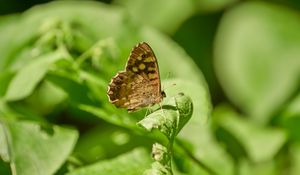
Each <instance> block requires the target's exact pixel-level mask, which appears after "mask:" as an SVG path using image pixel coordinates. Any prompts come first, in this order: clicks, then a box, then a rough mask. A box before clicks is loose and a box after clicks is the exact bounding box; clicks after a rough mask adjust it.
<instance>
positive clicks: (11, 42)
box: [0, 0, 300, 175]
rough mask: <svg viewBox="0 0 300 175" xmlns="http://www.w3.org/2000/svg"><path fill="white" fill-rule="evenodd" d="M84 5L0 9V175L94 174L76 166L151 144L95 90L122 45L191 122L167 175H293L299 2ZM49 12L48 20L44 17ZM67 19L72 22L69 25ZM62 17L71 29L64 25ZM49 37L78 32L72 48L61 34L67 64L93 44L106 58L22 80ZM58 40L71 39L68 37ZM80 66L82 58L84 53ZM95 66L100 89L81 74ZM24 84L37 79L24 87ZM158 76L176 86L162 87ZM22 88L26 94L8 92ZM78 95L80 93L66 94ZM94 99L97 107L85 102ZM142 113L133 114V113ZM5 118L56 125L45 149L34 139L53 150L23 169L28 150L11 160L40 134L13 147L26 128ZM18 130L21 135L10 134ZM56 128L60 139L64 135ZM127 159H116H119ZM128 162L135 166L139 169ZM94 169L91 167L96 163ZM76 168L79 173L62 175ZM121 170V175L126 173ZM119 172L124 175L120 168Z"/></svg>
mask: <svg viewBox="0 0 300 175" xmlns="http://www.w3.org/2000/svg"><path fill="white" fill-rule="evenodd" d="M49 2H50V4H48V3H49ZM87 2H88V1H66V3H64V1H62V2H52V1H46V0H41V1H39V0H27V1H22V0H12V1H1V2H0V14H1V18H0V32H1V33H0V59H1V60H0V73H1V74H0V80H1V81H0V83H1V85H0V94H1V105H0V115H2V119H1V117H0V119H1V120H0V121H2V122H3V123H2V125H3V126H2V127H3V128H8V129H7V130H5V129H3V130H5V132H8V133H10V134H9V135H11V138H12V140H13V141H12V142H11V143H10V144H9V142H8V141H7V140H6V139H4V138H6V137H7V136H4V135H5V134H3V133H2V137H1V132H0V143H1V145H0V155H1V162H0V174H11V173H12V171H11V169H14V168H16V170H15V171H16V172H17V174H29V172H33V171H35V170H37V169H39V168H37V169H36V168H35V166H33V165H38V166H39V167H42V168H45V167H47V165H48V163H49V162H50V161H54V162H56V164H51V166H50V168H49V167H48V168H45V170H44V171H45V172H43V173H42V174H65V173H67V172H69V173H70V174H72V173H73V174H76V173H78V174H80V173H82V174H92V172H93V171H94V170H95V169H97V168H95V169H93V168H92V170H90V169H88V170H85V169H84V168H85V166H86V165H93V164H94V163H97V162H98V161H99V162H100V161H103V160H106V159H111V158H115V157H116V156H118V155H121V154H123V153H126V152H128V151H130V150H132V149H134V148H136V147H138V146H144V147H149V145H151V141H149V139H148V138H147V137H145V136H143V135H142V134H140V133H135V132H134V130H135V129H136V128H135V126H134V122H135V120H136V119H132V116H131V114H130V115H128V114H127V113H126V111H122V112H119V111H117V110H116V109H114V108H113V107H111V106H109V103H108V101H106V100H107V99H106V97H104V96H105V95H104V93H103V92H104V90H105V88H106V87H104V86H106V85H107V82H108V81H109V79H110V77H112V76H113V75H114V74H115V73H116V72H117V71H118V70H121V69H123V67H124V65H125V62H126V59H127V56H128V54H129V51H130V49H131V47H132V46H133V45H135V44H136V43H137V42H139V41H147V42H149V43H150V45H151V46H152V47H153V49H154V51H155V53H156V54H157V57H158V62H159V65H160V71H161V78H162V79H163V81H162V84H163V86H166V87H167V91H168V90H169V91H171V92H170V93H172V91H176V90H178V91H181V92H184V93H186V94H188V95H190V96H192V97H193V98H192V100H193V102H194V105H195V108H194V115H193V117H192V119H191V121H190V123H189V124H187V125H186V126H185V128H184V129H183V131H182V132H181V133H180V134H179V140H180V141H179V143H178V144H177V145H178V147H179V148H178V150H179V151H178V150H177V151H178V152H177V153H176V149H175V155H174V172H176V173H175V174H195V175H198V174H221V175H223V174H224V175H226V174H228V175H231V174H242V175H252V174H258V175H259V174H261V175H277V174H278V175H281V174H282V175H288V174H291V175H298V174H300V144H299V141H300V95H299V80H300V76H299V75H300V2H298V1H296V0H285V1H283V0H261V1H251V0H249V1H239V0H185V1H175V0H114V1H109V0H107V1H94V2H93V3H92V4H88V3H87ZM98 3H99V4H100V5H99V7H98ZM71 4H72V5H71ZM81 4H82V9H84V10H82V11H80V10H74V12H73V11H72V9H80V8H81ZM96 4H97V5H96ZM37 5H38V6H37ZM93 6H94V7H95V8H93ZM65 9H66V10H65ZM72 13H73V14H72ZM98 13H99V14H98ZM98 15H99V16H98ZM51 16H55V17H54V18H53V19H54V20H53V19H52V18H51ZM60 16H61V19H60ZM73 18H74V19H73ZM77 18H78V19H80V20H78V21H76V20H77ZM64 20H66V21H68V22H69V23H70V26H71V27H70V26H68V25H65V24H64ZM45 21H46V22H45ZM47 21H50V22H47ZM70 21H71V22H70ZM72 21H75V22H74V23H73V22H72ZM83 21H85V22H83ZM40 26H42V27H40ZM38 28H42V29H38ZM82 28H83V30H82ZM37 29H38V30H37ZM50 29H51V30H52V29H53V31H54V30H57V29H59V30H62V31H63V32H66V33H68V32H70V31H71V32H72V30H78V31H79V32H78V31H75V36H76V37H78V36H79V37H78V38H79V39H78V40H76V39H74V38H76V37H73V38H72V36H71V35H70V36H71V37H69V35H65V33H64V34H63V35H64V37H63V39H61V40H63V42H62V43H66V48H67V49H68V50H69V54H70V55H72V56H73V57H76V56H79V55H81V53H84V52H85V51H86V50H88V49H89V48H91V47H92V46H94V44H95V43H97V42H98V41H100V42H99V43H98V45H96V47H98V46H99V48H101V49H103V48H104V50H101V49H100V50H101V54H100V56H99V55H98V56H99V57H108V58H111V59H106V60H105V59H104V60H101V59H99V60H98V59H97V58H95V59H94V57H95V56H94V55H93V54H95V53H96V52H94V51H91V53H89V52H87V53H88V54H86V55H88V56H87V57H91V58H92V59H91V60H92V61H90V62H88V63H85V64H82V65H83V66H82V67H81V69H77V68H74V69H73V67H72V66H70V65H69V63H64V62H60V63H58V64H57V65H58V67H60V68H65V69H68V68H70V67H72V69H70V71H71V72H72V71H73V72H75V73H74V74H72V75H71V74H70V75H69V74H68V75H66V73H64V72H63V71H58V69H57V67H56V69H55V70H54V72H55V71H56V73H53V72H52V73H49V75H47V76H45V74H46V72H45V73H41V75H42V76H43V77H44V76H45V78H43V82H42V81H41V78H39V77H35V76H34V74H35V73H36V72H35V71H37V72H39V71H40V70H38V69H35V68H31V67H29V68H28V69H27V70H23V66H24V65H26V64H27V61H28V60H30V59H27V57H28V53H29V51H30V53H32V50H34V49H35V48H39V49H40V48H43V49H42V50H39V53H52V52H53V51H54V50H56V49H57V48H59V47H58V46H59V44H57V41H55V42H54V43H56V44H57V45H58V46H57V45H55V44H53V43H52V40H51V39H49V38H48V39H49V40H48V39H45V38H47V37H45V35H44V34H45V33H46V32H48V31H50ZM71 32H70V33H71ZM76 32H78V33H76ZM29 33H30V34H29ZM65 36H66V37H65ZM68 37H69V38H72V39H73V40H72V39H71V40H68V39H69V38H68ZM41 38H44V39H41ZM50 38H51V37H50ZM111 38H112V39H111ZM76 42H77V44H73V43H76ZM57 50H58V49H57ZM103 55H104V56H103ZM25 57H26V58H25ZM50 57H51V58H52V57H55V56H53V55H52V56H50ZM117 58H119V59H120V60H117ZM47 59H48V58H47ZM80 59H82V60H84V61H85V60H86V58H85V57H84V56H83V57H80ZM18 60H21V61H18ZM54 60H55V58H54ZM81 62H83V61H80V63H81ZM97 62H99V65H98V64H97ZM43 65H44V63H43V64H41V65H40V66H38V67H42V66H43ZM71 65H72V64H71ZM90 65H93V66H91V67H90ZM112 65H113V66H112ZM25 67H26V66H25ZM95 67H96V68H95ZM103 67H105V68H103ZM103 69H104V71H103ZM21 70H23V72H21V73H22V74H23V75H25V74H26V73H28V72H31V73H28V74H26V75H31V76H30V77H28V76H27V77H28V80H24V77H22V76H21V75H20V74H21V73H20V71H21ZM80 70H88V71H87V72H89V73H90V74H80V73H82V71H80ZM99 70H100V72H101V71H103V72H101V78H102V79H101V81H102V82H101V81H100V80H98V79H96V78H95V77H93V76H91V75H94V76H97V74H99ZM18 72H19V73H18ZM32 72H33V73H32ZM73 72H72V73H73ZM37 74H38V73H37ZM16 75H18V77H19V78H15V79H23V80H24V81H23V82H22V83H23V84H18V83H11V82H12V81H13V80H14V78H13V77H15V76H16ZM58 75H59V76H58ZM61 75H64V76H61ZM76 76H80V77H81V78H82V77H85V78H86V79H84V78H83V79H84V80H86V81H87V83H86V84H84V83H82V82H83V81H82V80H81V79H80V80H79V79H77V78H76ZM62 77H63V78H62ZM32 79H38V80H36V81H35V80H34V81H33V83H29V84H31V85H30V87H29V88H24V87H27V84H26V83H27V82H30V81H31V80H32ZM44 79H45V80H44ZM169 79H171V80H170V81H172V82H174V83H175V84H177V85H175V87H172V86H171V87H169V86H168V85H166V84H168V80H169ZM44 81H45V82H46V83H44ZM14 82H17V80H15V81H14ZM49 82H50V83H49ZM14 84H18V87H19V88H15V87H14ZM164 84H165V85H164ZM53 85H55V86H61V89H63V90H64V91H65V92H64V93H62V92H60V91H59V90H57V89H55V88H53V87H52V86H53ZM20 86H22V87H20ZM176 86H177V87H176ZM99 87H100V88H99ZM23 88H24V91H26V92H28V93H27V94H22V93H19V92H20V91H23ZM101 88H103V89H101ZM28 89H29V90H28ZM49 89H50V90H49ZM97 89H98V90H97ZM99 89H100V90H99ZM86 92H91V93H88V94H87V95H86V96H84V95H81V96H80V95H78V94H81V93H83V94H85V93H86ZM65 94H67V96H68V97H66V95H65ZM4 97H5V98H4ZM98 97H99V99H100V100H99V99H96V98H98ZM66 99H67V100H66ZM97 100H98V101H97ZM83 103H84V104H83ZM98 104H100V106H97V105H98ZM88 105H90V106H88ZM91 106H92V107H98V108H101V109H103V110H97V109H95V108H92V107H91ZM144 112H145V111H142V112H141V113H138V114H133V115H136V116H134V117H136V118H138V117H139V116H142V117H143V115H144ZM116 113H117V114H118V115H120V116H125V117H126V121H125V120H124V121H123V120H122V121H121V119H120V118H117V119H115V118H113V119H112V116H114V115H113V114H116ZM8 116H9V117H8ZM11 116H12V117H11ZM37 116H39V117H37ZM95 116H96V117H95ZM103 116H106V117H103ZM127 117H128V118H127ZM7 118H9V121H10V120H13V121H23V120H26V121H35V122H36V121H38V122H39V124H36V125H37V126H40V127H42V128H44V129H45V130H47V129H49V128H48V127H50V128H52V127H54V126H52V124H54V125H55V126H56V125H57V126H59V127H62V128H58V130H59V131H57V132H58V133H61V134H58V136H57V138H54V141H53V140H52V141H49V143H48V142H45V144H46V145H47V144H50V143H53V148H51V151H50V152H49V154H50V153H51V156H49V155H45V154H43V153H41V152H45V150H39V151H40V152H38V153H32V154H37V155H42V156H41V157H39V156H36V157H35V158H34V159H33V158H29V160H28V161H27V162H30V163H28V164H26V161H24V159H25V158H26V156H29V154H23V152H24V151H25V150H24V149H25V148H27V149H29V152H28V153H31V151H30V150H31V149H33V148H38V149H40V148H42V147H43V146H42V147H39V146H36V145H37V142H38V139H39V137H40V134H41V133H39V134H37V136H36V138H38V139H37V140H33V141H32V145H31V144H30V145H29V146H28V147H27V146H25V147H24V145H23V144H24V143H26V139H25V140H22V139H20V138H26V137H29V136H30V133H31V132H33V129H32V125H34V126H35V124H32V123H29V124H28V123H25V124H24V123H13V122H12V123H11V122H8V123H7ZM12 118H13V119H12ZM37 118H38V119H37ZM40 118H43V119H42V120H41V119H40ZM99 118H100V119H101V120H100V119H99ZM127 120H128V121H127ZM131 120H134V121H131ZM4 121H5V122H4ZM41 123H42V124H41ZM49 125H51V126H49ZM64 126H68V127H70V126H71V128H72V129H71V128H68V127H67V129H66V128H64ZM26 128H27V129H28V130H29V131H30V132H29V131H28V133H29V134H28V135H26V133H25V135H22V134H24V133H22V132H23V131H24V130H25V131H27V130H26ZM33 128H34V127H33ZM54 128H55V127H54ZM74 128H76V129H75V130H76V131H74ZM68 129H70V130H72V131H70V132H69V131H68V132H67V131H66V132H65V130H68ZM51 130H53V128H52V129H51ZM54 131H55V129H54ZM5 132H4V133H5ZM52 132H53V131H52ZM21 133H22V134H21ZM33 133H34V132H33ZM33 135H34V134H33ZM66 137H68V138H69V140H68V139H65V138H66ZM1 139H2V140H1ZM5 140H6V141H5ZM8 140H9V139H8ZM14 140H15V141H14ZM62 140H64V141H62ZM130 140H131V141H130ZM1 141H2V142H1ZM29 142H31V141H29ZM58 143H60V144H58ZM18 145H21V146H18ZM50 145H51V144H50ZM63 145H69V146H67V147H66V146H63ZM99 145H101V146H99ZM30 146H32V147H30ZM48 146H49V145H48ZM56 146H57V148H54V147H56ZM8 147H11V148H10V149H9V150H10V151H11V152H15V153H14V154H13V155H14V156H9V155H11V154H9V153H8V152H9V151H7V148H8ZM180 147H181V148H182V149H180ZM43 148H45V149H46V147H43ZM52 149H53V150H57V149H61V150H64V151H62V152H65V153H64V155H62V158H61V159H59V158H57V155H58V154H59V151H58V152H57V151H56V152H55V151H53V150H52ZM183 150H184V151H183ZM187 150H188V151H187ZM33 152H34V151H33ZM70 155H71V156H70ZM146 155H147V154H146ZM45 157H47V158H45ZM49 157H50V158H49ZM14 160H17V161H15V162H14ZM41 160H45V161H44V162H43V161H41ZM130 160H131V158H128V162H130ZM34 161H40V162H42V163H41V164H40V163H37V164H36V163H35V162H34ZM139 161H141V162H143V163H144V164H143V165H145V166H146V165H147V162H149V161H148V160H147V161H145V162H144V160H143V161H142V160H139ZM11 162H13V164H12V163H11ZM133 162H134V161H133ZM108 164H109V162H108ZM112 164H113V163H112ZM116 166H118V165H116ZM140 166H141V167H143V166H142V165H140ZM28 167H30V168H28ZM96 167H97V166H96ZM100 167H102V168H103V164H102V165H101V166H100ZM128 167H129V168H128V169H130V167H131V166H130V165H128ZM76 168H83V170H79V171H74V172H72V171H71V170H73V169H76ZM100 169H101V168H100ZM101 170H102V169H101ZM41 171H42V170H41ZM95 171H96V170H95ZM122 173H123V174H124V173H125V174H126V171H124V172H122ZM135 173H136V172H135ZM35 174H41V172H39V171H37V172H36V173H35ZM115 174H118V173H115ZM127 174H134V173H133V172H132V173H130V170H128V171H127Z"/></svg>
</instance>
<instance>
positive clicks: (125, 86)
mask: <svg viewBox="0 0 300 175" xmlns="http://www.w3.org/2000/svg"><path fill="white" fill-rule="evenodd" d="M108 96H109V99H110V101H111V103H113V104H115V105H116V106H117V107H121V108H127V109H128V111H131V112H132V111H135V110H137V109H139V108H142V107H146V106H149V105H153V104H156V103H159V102H160V101H161V100H162V98H163V97H162V93H161V84H160V77H159V70H158V64H157V60H156V57H155V55H154V53H153V51H152V49H151V47H150V46H149V45H148V44H147V43H140V44H138V45H137V46H135V47H134V48H133V50H132V51H131V54H130V56H129V59H128V62H127V65H126V70H125V71H122V72H119V73H118V74H117V75H116V76H115V77H114V78H113V79H112V81H111V83H110V84H109V89H108Z"/></svg>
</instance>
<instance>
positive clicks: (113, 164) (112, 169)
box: [68, 148, 151, 175]
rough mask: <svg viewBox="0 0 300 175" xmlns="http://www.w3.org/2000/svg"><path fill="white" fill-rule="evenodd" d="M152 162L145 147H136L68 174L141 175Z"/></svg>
mask: <svg viewBox="0 0 300 175" xmlns="http://www.w3.org/2000/svg"><path fill="white" fill-rule="evenodd" d="M150 163H151V160H150V158H149V153H148V152H147V151H146V150H145V149H143V148H136V149H134V150H132V151H131V152H128V153H126V154H122V155H120V156H118V157H116V158H114V159H111V160H106V161H100V162H97V163H95V164H92V165H89V166H85V167H83V168H78V169H75V170H74V171H72V172H70V173H68V175H94V174H99V175H100V174H103V175H104V174H111V175H119V174H124V175H141V174H143V172H144V171H145V170H146V169H147V168H149V167H150Z"/></svg>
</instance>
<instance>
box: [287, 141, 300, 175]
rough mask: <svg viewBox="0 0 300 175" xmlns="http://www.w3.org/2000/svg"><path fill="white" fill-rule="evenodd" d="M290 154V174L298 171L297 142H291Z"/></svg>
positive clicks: (298, 151)
mask: <svg viewBox="0 0 300 175" xmlns="http://www.w3.org/2000/svg"><path fill="white" fill-rule="evenodd" d="M289 152H290V155H291V157H292V158H291V175H297V174H299V173H300V145H299V143H296V144H292V145H291V146H290V149H289Z"/></svg>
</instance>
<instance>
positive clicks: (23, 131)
mask: <svg viewBox="0 0 300 175" xmlns="http://www.w3.org/2000/svg"><path fill="white" fill-rule="evenodd" d="M1 125H2V127H3V128H5V135H6V136H5V137H6V139H7V144H8V147H9V153H10V156H11V162H10V164H11V168H12V171H13V172H15V173H16V174H21V175H27V174H28V175H35V174H36V175H38V174H44V175H48V174H49V175H51V174H53V173H55V172H56V171H57V170H58V168H59V167H60V166H61V165H62V164H63V163H64V162H65V161H66V159H67V157H68V156H69V154H70V153H71V151H72V149H73V147H74V145H75V143H76V140H77V137H78V133H77V132H76V130H74V129H68V128H63V127H59V126H53V127H48V128H47V127H46V128H43V127H42V126H41V125H39V124H38V123H35V122H29V121H22V122H4V123H1Z"/></svg>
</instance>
